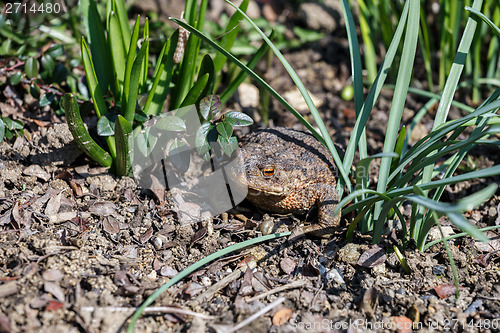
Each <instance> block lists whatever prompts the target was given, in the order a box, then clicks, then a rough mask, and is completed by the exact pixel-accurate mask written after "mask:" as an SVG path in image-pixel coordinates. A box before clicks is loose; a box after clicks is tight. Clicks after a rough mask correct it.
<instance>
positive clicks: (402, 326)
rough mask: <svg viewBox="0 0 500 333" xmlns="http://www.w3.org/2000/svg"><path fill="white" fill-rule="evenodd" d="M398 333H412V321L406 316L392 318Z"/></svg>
mask: <svg viewBox="0 0 500 333" xmlns="http://www.w3.org/2000/svg"><path fill="white" fill-rule="evenodd" d="M392 319H393V320H394V323H395V324H396V327H397V329H398V333H411V332H413V321H411V319H410V318H408V317H406V316H399V317H392Z"/></svg>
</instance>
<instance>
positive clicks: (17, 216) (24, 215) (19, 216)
mask: <svg viewBox="0 0 500 333" xmlns="http://www.w3.org/2000/svg"><path fill="white" fill-rule="evenodd" d="M12 217H13V218H14V221H16V223H17V227H18V228H21V227H23V226H24V227H27V228H28V227H29V226H30V225H31V212H30V211H27V210H24V209H20V208H19V202H16V203H15V205H14V207H13V208H12Z"/></svg>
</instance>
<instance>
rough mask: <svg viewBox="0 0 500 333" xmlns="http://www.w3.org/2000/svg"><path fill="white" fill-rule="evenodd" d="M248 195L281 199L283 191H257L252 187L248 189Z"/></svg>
mask: <svg viewBox="0 0 500 333" xmlns="http://www.w3.org/2000/svg"><path fill="white" fill-rule="evenodd" d="M248 194H250V195H264V196H266V195H268V196H276V197H282V196H284V194H283V190H271V189H265V190H264V189H258V188H254V187H250V186H249V187H248Z"/></svg>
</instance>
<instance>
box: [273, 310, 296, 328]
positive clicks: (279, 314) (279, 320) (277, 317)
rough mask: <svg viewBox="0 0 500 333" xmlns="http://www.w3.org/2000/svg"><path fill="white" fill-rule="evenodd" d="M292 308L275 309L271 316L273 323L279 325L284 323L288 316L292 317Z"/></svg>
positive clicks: (288, 318)
mask: <svg viewBox="0 0 500 333" xmlns="http://www.w3.org/2000/svg"><path fill="white" fill-rule="evenodd" d="M292 314H293V310H292V309H289V308H283V309H279V310H278V311H276V313H275V314H274V316H273V325H274V326H281V325H284V324H286V323H287V322H288V321H289V320H290V318H292Z"/></svg>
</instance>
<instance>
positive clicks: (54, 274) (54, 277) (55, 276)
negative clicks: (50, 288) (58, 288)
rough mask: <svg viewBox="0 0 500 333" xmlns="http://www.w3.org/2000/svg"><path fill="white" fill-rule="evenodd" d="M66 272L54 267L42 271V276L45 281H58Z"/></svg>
mask: <svg viewBox="0 0 500 333" xmlns="http://www.w3.org/2000/svg"><path fill="white" fill-rule="evenodd" d="M63 276H64V274H63V273H62V272H61V271H60V270H58V269H52V270H48V271H44V272H43V273H42V278H43V279H44V280H45V281H50V282H56V281H59V280H61V279H62V278H63Z"/></svg>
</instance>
